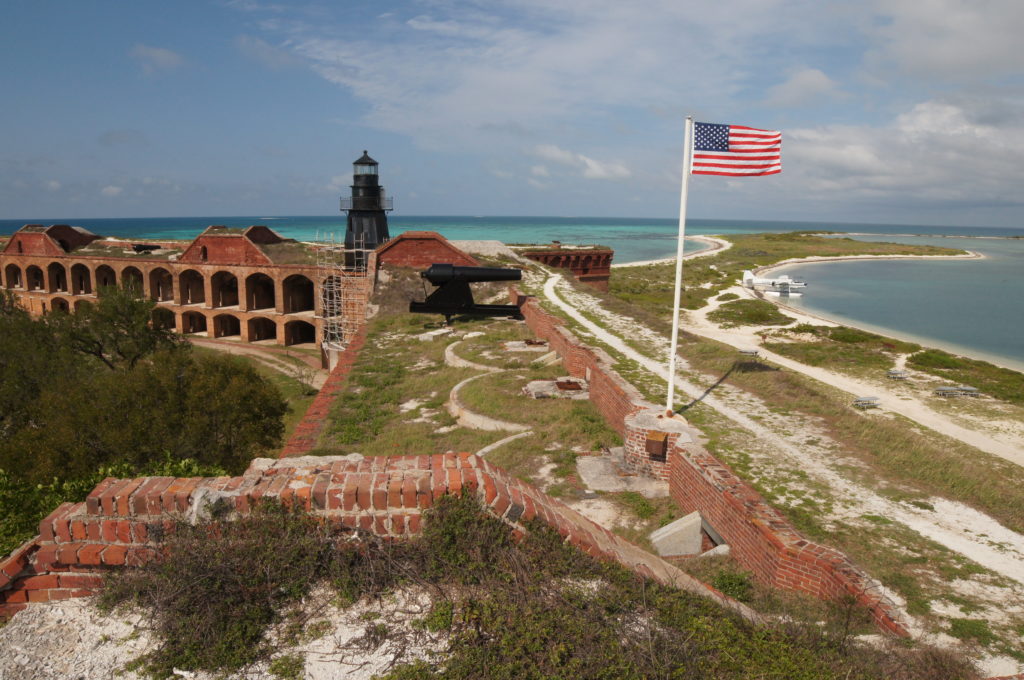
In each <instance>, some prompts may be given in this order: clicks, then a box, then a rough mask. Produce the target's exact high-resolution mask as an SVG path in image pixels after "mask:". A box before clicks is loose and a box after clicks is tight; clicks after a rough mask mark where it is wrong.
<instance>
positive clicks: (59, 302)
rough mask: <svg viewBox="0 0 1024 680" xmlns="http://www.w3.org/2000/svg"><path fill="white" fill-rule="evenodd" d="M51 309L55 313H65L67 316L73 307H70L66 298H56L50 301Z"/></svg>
mask: <svg viewBox="0 0 1024 680" xmlns="http://www.w3.org/2000/svg"><path fill="white" fill-rule="evenodd" d="M50 309H52V310H53V311H55V312H63V313H64V314H67V313H68V312H70V311H71V305H69V304H68V301H67V300H65V299H64V298H59V297H55V298H53V299H52V300H50Z"/></svg>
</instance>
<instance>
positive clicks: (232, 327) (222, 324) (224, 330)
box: [213, 314, 242, 338]
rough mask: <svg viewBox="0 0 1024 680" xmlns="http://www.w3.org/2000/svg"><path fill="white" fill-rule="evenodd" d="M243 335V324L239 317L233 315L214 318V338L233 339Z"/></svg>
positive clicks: (221, 315)
mask: <svg viewBox="0 0 1024 680" xmlns="http://www.w3.org/2000/svg"><path fill="white" fill-rule="evenodd" d="M241 335H242V324H241V323H239V321H238V317H236V316H233V315H231V314H218V315H217V316H215V317H213V337H215V338H231V337H240V336H241Z"/></svg>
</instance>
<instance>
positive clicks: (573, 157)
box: [534, 144, 632, 179]
mask: <svg viewBox="0 0 1024 680" xmlns="http://www.w3.org/2000/svg"><path fill="white" fill-rule="evenodd" d="M534 154H535V155H537V156H539V157H540V158H543V159H545V160H548V161H551V162H552V163H558V164H559V165H563V166H566V167H569V168H573V169H575V170H576V171H577V172H578V174H579V175H580V176H582V177H585V178H587V179H623V178H625V177H629V176H630V175H631V174H632V173H631V172H630V170H629V168H627V167H626V166H624V165H622V164H621V163H612V162H602V161H596V160H594V159H593V158H590V157H589V156H584V155H583V154H581V153H575V152H572V151H566V150H565V149H562V148H559V147H557V146H555V145H554V144H540V145H538V146H537V147H536V148H535V149H534ZM535 167H541V168H543V171H544V172H545V173H547V168H546V167H544V166H535ZM534 174H537V173H534ZM544 176H545V177H546V176H547V174H545V175H544Z"/></svg>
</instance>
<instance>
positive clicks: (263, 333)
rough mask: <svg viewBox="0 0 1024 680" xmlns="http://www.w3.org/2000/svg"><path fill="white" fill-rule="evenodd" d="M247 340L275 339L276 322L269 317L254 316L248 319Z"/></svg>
mask: <svg viewBox="0 0 1024 680" xmlns="http://www.w3.org/2000/svg"><path fill="white" fill-rule="evenodd" d="M248 324H249V342H258V341H260V340H277V324H276V323H274V322H273V321H271V320H270V319H265V318H263V317H261V316H260V317H256V318H255V319H249V321H248Z"/></svg>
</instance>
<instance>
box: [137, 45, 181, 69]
mask: <svg viewBox="0 0 1024 680" xmlns="http://www.w3.org/2000/svg"><path fill="white" fill-rule="evenodd" d="M128 54H129V55H130V56H131V57H132V58H133V59H135V60H136V61H138V62H139V65H140V66H142V72H143V73H145V74H146V75H153V74H155V73H159V72H161V71H173V70H174V69H176V68H178V67H179V66H181V65H182V64H183V63H185V59H184V58H183V57H182V56H181V55H180V54H178V53H177V52H174V51H173V50H169V49H167V48H165V47H153V46H152V45H143V44H142V43H136V44H135V45H133V46H132V49H131V50H130V51H129V52H128Z"/></svg>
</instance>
